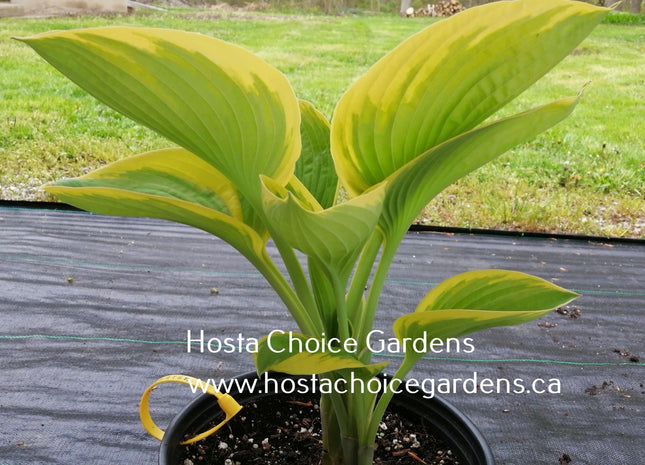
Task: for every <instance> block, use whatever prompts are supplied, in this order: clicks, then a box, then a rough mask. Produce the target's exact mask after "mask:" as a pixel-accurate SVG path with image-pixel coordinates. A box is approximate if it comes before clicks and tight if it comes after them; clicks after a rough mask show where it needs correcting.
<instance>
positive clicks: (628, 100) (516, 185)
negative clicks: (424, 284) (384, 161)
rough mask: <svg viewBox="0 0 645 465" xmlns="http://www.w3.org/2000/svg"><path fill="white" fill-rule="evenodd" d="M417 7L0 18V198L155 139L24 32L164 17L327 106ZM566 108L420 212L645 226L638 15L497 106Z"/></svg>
mask: <svg viewBox="0 0 645 465" xmlns="http://www.w3.org/2000/svg"><path fill="white" fill-rule="evenodd" d="M429 22H430V20H429V19H427V18H416V19H409V20H403V19H400V18H398V17H393V16H392V17H391V16H354V17H326V16H284V15H281V16H278V15H275V14H271V13H263V14H258V13H252V14H251V13H237V14H231V13H229V14H221V13H218V14H215V12H214V11H210V12H209V11H202V12H194V11H186V10H176V11H172V12H170V13H165V14H164V13H155V14H149V13H148V14H137V15H131V16H127V17H69V18H56V19H15V18H5V19H0V72H1V76H2V80H1V81H0V101H1V102H2V105H1V106H0V198H2V199H14V200H16V199H23V200H24V199H28V200H43V199H45V197H44V194H43V193H42V192H41V191H40V190H39V189H38V186H40V185H41V184H43V183H45V182H47V181H50V180H53V179H58V178H61V177H69V176H76V175H79V174H81V173H84V172H87V171H88V170H90V169H92V168H95V167H97V166H100V165H102V164H104V163H107V162H110V161H113V160H116V159H119V158H122V157H124V156H128V155H131V154H134V153H137V152H141V151H146V150H151V149H155V148H161V147H165V146H167V145H168V143H167V142H166V141H165V140H163V139H161V138H160V137H159V136H156V135H155V134H154V133H152V132H151V131H149V130H147V129H146V128H143V127H141V126H138V125H137V124H135V123H133V122H131V121H129V120H128V119H126V118H125V117H121V116H120V115H118V114H117V113H115V112H113V111H112V110H110V109H109V108H107V107H105V106H103V105H101V104H99V103H97V102H96V101H95V100H93V99H92V98H91V97H89V96H88V95H86V94H85V93H84V92H83V91H81V90H80V89H78V88H76V87H75V86H74V85H73V84H71V83H70V82H68V81H67V80H66V79H65V78H63V77H62V76H61V75H60V74H58V72H57V71H55V70H54V69H53V68H51V67H50V66H49V65H47V64H46V63H45V62H44V61H43V60H42V59H40V58H39V57H38V56H36V54H35V53H34V52H33V51H32V50H31V49H29V48H28V47H27V46H25V45H23V44H21V43H18V42H16V41H12V40H11V39H10V38H11V37H12V36H26V35H31V34H34V33H38V32H42V31H47V30H51V29H69V28H75V27H88V26H102V25H111V24H122V25H137V26H154V27H171V28H179V29H187V30H193V31H198V32H202V33H205V34H208V35H213V36H216V37H219V38H222V39H224V40H229V41H232V42H235V43H237V44H240V45H242V46H244V47H246V48H248V49H250V50H252V51H254V52H256V53H257V54H259V55H260V56H261V57H263V58H264V59H266V60H267V61H268V62H270V63H271V64H273V65H274V66H276V67H277V68H279V69H280V70H282V71H283V72H284V73H285V74H286V75H287V76H288V77H289V79H290V81H291V83H292V84H293V86H294V88H295V90H296V92H297V94H298V95H299V97H301V98H304V99H307V100H309V101H311V102H313V103H314V104H315V105H316V106H318V108H319V109H320V110H321V111H323V112H324V113H325V114H327V115H328V116H331V113H332V111H333V108H334V104H335V102H336V100H337V99H338V98H339V97H340V95H341V94H342V92H343V90H344V89H345V88H347V87H348V85H349V84H350V83H351V82H352V81H353V80H354V79H356V78H357V77H358V76H359V75H360V74H361V73H362V72H364V71H365V70H366V69H367V68H368V67H369V66H370V65H371V64H372V63H374V62H375V61H376V60H377V59H378V58H379V57H380V56H382V55H383V54H384V53H386V52H387V51H388V50H389V49H391V48H392V47H394V46H395V45H396V44H397V43H398V42H400V41H401V40H402V39H404V38H405V37H407V36H409V35H410V34H412V33H414V32H416V31H418V30H420V29H422V28H423V27H425V26H426V25H427V24H428V23H429ZM583 87H584V98H583V100H582V102H581V103H580V105H579V106H578V108H577V109H576V111H575V112H574V115H573V116H572V117H570V118H569V119H568V120H566V121H565V122H563V123H561V124H560V125H558V126H557V127H555V128H553V129H552V130H550V131H548V132H547V133H545V134H543V135H541V136H539V137H538V138H537V139H535V140H533V141H531V142H529V143H527V144H524V145H522V146H519V147H517V148H516V149H514V150H512V151H511V152H509V153H507V154H505V155H503V156H502V157H500V158H499V159H498V160H497V161H495V162H493V163H491V164H489V165H487V166H486V167H484V168H482V169H480V170H478V171H477V172H475V173H473V174H472V175H470V176H469V177H467V178H465V179H463V180H462V181H460V182H459V183H458V184H456V185H455V186H452V187H450V188H448V189H447V190H446V191H444V193H442V194H441V195H440V196H439V197H438V198H437V199H436V200H435V201H433V203H432V204H430V205H429V206H428V207H427V208H426V209H425V211H424V212H423V213H422V215H421V216H420V218H419V221H421V222H427V223H430V224H434V225H444V226H445V225H450V226H466V227H482V228H501V229H520V230H527V231H557V232H569V233H584V234H594V235H608V236H635V237H645V117H644V116H643V115H645V25H643V24H642V23H641V24H636V25H620V24H603V25H601V26H599V27H598V28H597V29H596V31H595V32H594V33H593V35H592V36H591V37H590V38H588V39H587V40H586V41H585V42H584V43H583V44H582V45H581V46H580V47H579V48H578V49H577V50H576V51H575V52H574V53H573V54H572V55H571V56H569V57H568V58H567V59H566V60H565V61H564V62H562V63H561V64H560V65H559V66H558V67H557V68H556V69H554V70H553V71H552V72H551V73H550V74H548V75H547V76H546V77H545V78H543V79H542V80H541V81H539V82H538V83H537V84H536V85H535V86H534V87H533V88H532V89H530V90H529V91H527V92H526V93H525V94H524V95H522V96H521V97H520V98H519V99H517V100H516V101H515V102H513V103H512V104H511V105H509V108H507V109H504V110H503V113H510V112H517V111H518V110H522V109H529V108H531V107H534V106H537V105H540V104H542V103H546V102H548V101H550V100H553V99H557V98H560V97H564V96H569V95H575V94H577V93H578V92H579V91H580V90H581V89H582V88H583Z"/></svg>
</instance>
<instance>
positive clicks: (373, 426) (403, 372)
mask: <svg viewBox="0 0 645 465" xmlns="http://www.w3.org/2000/svg"><path fill="white" fill-rule="evenodd" d="M417 360H418V359H414V358H408V357H406V358H404V359H403V363H402V364H401V365H400V366H399V369H398V370H396V373H395V374H394V376H393V377H392V380H391V381H390V384H391V383H394V382H396V383H398V384H397V385H396V386H390V385H389V384H388V387H387V388H386V389H385V392H383V394H382V395H381V397H380V398H379V400H378V403H377V404H376V408H374V410H373V412H372V419H371V421H370V424H369V427H368V429H367V432H366V434H367V435H369V436H371V437H376V433H377V432H378V426H379V424H380V423H381V419H382V418H383V415H384V414H385V409H387V406H388V405H389V404H390V402H391V401H392V397H394V394H395V390H396V389H398V388H399V386H400V383H401V382H402V381H403V379H404V378H405V377H406V376H407V374H408V373H409V372H410V370H411V369H412V367H414V365H415V364H416V362H417ZM397 380H398V381H397Z"/></svg>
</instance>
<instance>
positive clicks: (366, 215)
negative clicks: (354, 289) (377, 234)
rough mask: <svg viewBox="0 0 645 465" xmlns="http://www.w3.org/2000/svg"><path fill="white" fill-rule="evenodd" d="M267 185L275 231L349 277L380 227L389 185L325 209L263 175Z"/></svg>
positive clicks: (329, 268) (266, 198)
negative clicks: (305, 202)
mask: <svg viewBox="0 0 645 465" xmlns="http://www.w3.org/2000/svg"><path fill="white" fill-rule="evenodd" d="M263 185H264V189H263V199H264V210H265V213H266V217H267V218H268V221H269V222H270V223H271V228H272V229H273V233H274V234H277V235H279V236H280V237H281V238H282V239H283V240H285V241H286V242H287V243H288V244H289V245H290V246H291V247H294V248H296V249H298V250H300V251H301V252H303V253H305V254H306V255H307V256H309V257H314V258H316V259H317V260H319V261H320V263H322V264H323V265H325V266H326V267H327V271H328V272H332V273H338V274H339V275H341V276H343V277H348V276H349V273H350V272H351V269H352V267H353V264H354V261H355V260H356V258H357V257H358V254H359V253H360V251H361V249H362V247H363V245H364V244H365V242H366V241H367V239H368V238H369V237H370V235H371V234H372V232H373V231H374V228H375V227H376V224H377V222H378V219H379V216H380V214H381V209H382V205H383V197H384V194H385V189H384V187H385V185H381V186H377V187H375V188H374V189H373V190H371V191H369V192H366V193H364V194H363V195H361V196H359V197H355V198H353V199H351V200H349V201H348V202H345V203H342V204H339V205H336V206H334V207H331V208H328V209H325V210H321V209H313V208H312V206H311V205H307V204H304V203H303V202H302V201H300V200H299V199H298V198H297V197H296V196H295V195H294V194H293V193H291V192H289V191H288V190H286V189H285V188H283V187H281V186H280V185H279V184H277V183H276V182H274V181H272V180H271V179H269V178H263ZM341 279H342V278H341Z"/></svg>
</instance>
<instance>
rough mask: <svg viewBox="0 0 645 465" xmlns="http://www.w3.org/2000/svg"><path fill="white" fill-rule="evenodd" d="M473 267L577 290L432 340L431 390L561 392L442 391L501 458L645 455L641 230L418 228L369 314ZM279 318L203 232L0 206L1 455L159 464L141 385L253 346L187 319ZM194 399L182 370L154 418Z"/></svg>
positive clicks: (224, 372)
mask: <svg viewBox="0 0 645 465" xmlns="http://www.w3.org/2000/svg"><path fill="white" fill-rule="evenodd" d="M270 252H271V253H272V254H273V253H275V251H273V250H270ZM480 268H505V269H512V270H519V271H524V272H528V273H532V274H535V275H537V276H540V277H543V278H545V279H547V280H550V281H553V282H555V283H557V284H559V285H561V286H563V287H566V288H569V289H573V290H576V291H578V292H580V293H581V294H582V295H583V296H582V297H581V298H579V299H578V300H576V301H575V302H574V303H573V304H571V305H570V306H568V307H566V308H564V309H561V310H560V312H553V313H550V314H548V315H547V316H545V317H543V318H541V319H540V320H537V321H534V322H530V323H527V324H524V325H520V326H514V327H506V328H496V329H490V330H486V331H482V332H480V333H476V334H474V335H471V337H472V346H473V347H474V350H469V351H466V350H463V347H462V351H460V352H456V351H452V352H450V353H445V352H444V353H431V354H429V356H428V357H426V358H424V359H423V360H422V361H421V362H420V363H419V364H418V365H417V366H416V368H415V370H414V371H413V372H412V373H411V377H413V378H416V379H418V380H420V381H422V380H423V381H426V382H427V384H426V387H429V386H431V384H430V380H435V381H436V382H437V384H436V386H437V389H439V388H438V386H440V383H439V382H440V380H452V381H454V380H456V379H475V380H476V382H477V383H478V384H480V385H482V386H485V383H484V384H482V380H483V379H491V380H493V381H494V382H498V381H499V380H500V379H504V380H510V382H511V386H510V387H511V390H512V389H513V386H514V385H513V384H512V383H513V382H514V380H520V381H519V382H521V383H524V384H525V385H527V386H528V387H529V391H531V387H533V386H534V385H533V384H532V383H534V382H536V381H537V382H538V384H537V385H535V387H536V389H535V390H544V389H547V388H548V387H549V386H551V387H552V389H553V390H558V391H559V392H557V393H549V392H545V393H537V392H528V393H522V394H519V393H514V392H506V391H505V390H504V389H502V390H501V391H500V392H497V391H495V390H493V392H490V390H489V392H487V393H485V392H482V390H481V389H480V390H479V391H478V392H476V393H472V392H464V390H460V389H458V390H457V392H450V393H446V394H444V395H443V397H444V398H445V399H447V400H448V401H450V402H452V403H453V404H455V405H456V406H457V407H458V408H460V409H461V410H462V411H463V412H464V413H465V414H466V415H468V416H469V417H470V418H471V419H472V420H473V422H474V423H475V424H476V425H477V426H478V427H479V429H480V430H481V432H482V433H483V435H484V436H485V437H486V439H487V440H488V441H489V443H490V446H491V448H492V450H493V453H494V455H495V458H496V460H497V463H498V464H499V465H511V464H513V465H520V464H522V465H523V464H554V465H558V464H559V463H561V460H564V459H566V458H567V457H566V456H568V457H569V458H570V459H571V463H572V464H575V465H583V464H588V465H598V464H625V465H627V464H641V463H644V462H643V435H644V431H645V429H644V427H645V423H644V418H645V387H644V385H645V363H644V362H645V337H644V335H645V312H644V310H645V246H644V245H643V244H642V243H633V244H628V243H600V242H594V241H583V240H570V239H566V240H565V239H557V240H556V239H543V238H539V239H537V238H521V237H496V236H493V235H481V234H479V235H469V234H438V233H422V234H414V233H411V234H409V235H408V236H407V237H406V238H405V240H404V242H403V244H402V247H401V249H400V250H399V253H398V255H397V257H396V259H395V263H394V265H393V267H392V269H391V272H390V275H389V279H388V281H387V283H386V286H385V290H384V294H383V298H382V300H381V305H380V319H379V320H378V322H377V326H376V328H377V329H380V330H382V331H384V337H391V336H392V332H391V327H392V322H393V321H394V319H395V318H397V317H398V316H399V315H401V314H404V313H407V312H410V311H412V310H413V309H414V308H415V307H416V305H417V303H418V302H419V300H420V299H421V298H422V297H423V296H424V295H425V294H426V293H427V292H428V291H429V290H430V289H431V288H432V287H433V286H434V285H435V284H436V283H438V282H440V281H441V280H443V279H445V278H448V277H450V276H452V275H454V274H456V273H460V272H464V271H468V270H473V269H480ZM273 329H282V330H285V331H288V330H295V329H296V328H295V326H294V324H293V323H292V321H291V320H290V319H289V317H288V315H287V313H286V310H284V308H283V307H282V305H281V303H280V301H279V300H278V298H277V297H276V296H275V294H274V293H273V291H272V290H271V289H270V288H269V287H268V285H267V284H266V283H265V281H264V280H263V279H262V278H261V276H259V274H258V273H257V272H256V271H255V270H254V269H253V268H252V267H251V266H250V265H249V264H248V263H247V262H246V261H245V260H244V259H243V258H241V257H240V256H239V255H238V254H237V253H236V252H235V251H234V250H233V249H232V248H230V247H229V246H228V245H226V244H224V243H223V242H222V241H220V240H218V239H216V238H213V237H211V236H209V235H208V234H206V233H204V232H201V231H199V230H196V229H192V228H189V227H187V226H182V225H177V224H173V223H169V222H164V221H158V220H150V219H139V218H115V217H103V216H95V215H89V214H85V213H78V212H60V211H59V212H55V211H47V210H35V209H23V208H3V209H0V423H1V424H2V428H0V465H20V464H51V465H54V464H65V465H68V464H80V463H82V464H91V465H102V464H114V463H123V464H137V465H141V464H154V463H156V460H157V447H158V443H157V441H156V440H154V439H152V438H151V437H150V436H148V435H147V433H146V432H145V431H144V429H143V427H142V426H141V424H140V422H139V418H138V403H139V399H140V396H141V394H142V393H143V391H144V390H145V388H146V387H147V386H148V385H150V384H151V383H152V382H154V381H155V380H156V379H157V378H159V377H161V376H163V375H167V374H175V373H178V374H179V373H180V374H188V375H192V376H196V377H202V378H214V379H225V378H229V377H232V376H234V375H237V374H240V373H243V372H248V371H251V370H253V362H252V357H251V355H250V354H248V353H246V352H244V351H241V352H238V351H236V352H234V353H221V352H220V353H208V352H206V353H199V352H197V351H196V350H192V351H191V353H188V351H187V344H186V338H187V331H188V330H191V332H192V334H197V333H199V331H200V330H204V334H205V335H206V336H205V337H206V338H221V339H224V338H226V337H234V338H237V337H238V335H239V334H242V336H243V337H244V338H247V339H250V338H260V337H262V336H264V335H265V334H266V333H268V332H269V331H271V330H273ZM197 346H198V345H197ZM192 347H193V349H196V345H195V344H193V346H192ZM376 358H377V359H378V360H387V361H389V362H390V363H391V364H394V365H396V364H397V363H399V362H400V358H399V357H397V356H396V354H389V356H387V357H381V356H378V357H376ZM386 371H388V370H386ZM389 372H393V370H389ZM540 380H544V383H543V384H540ZM554 380H557V383H558V384H559V389H556V388H557V385H555V386H554V385H552V384H550V383H556V381H554ZM486 382H487V381H486ZM444 387H445V386H444ZM501 387H502V388H503V387H504V386H503V383H501ZM192 397H193V396H192V394H191V393H190V390H189V389H188V388H186V387H185V386H183V385H179V384H174V385H163V386H161V387H160V388H159V389H157V390H156V391H155V392H154V393H153V395H152V398H151V412H152V415H153V418H154V419H155V420H156V421H157V423H158V424H159V425H166V424H167V423H168V422H169V421H170V419H171V417H172V416H173V414H174V413H176V412H177V411H178V410H179V409H180V408H181V407H182V406H183V405H184V404H186V403H187V402H188V401H189V400H190V399H191V398H192ZM565 454H566V456H565Z"/></svg>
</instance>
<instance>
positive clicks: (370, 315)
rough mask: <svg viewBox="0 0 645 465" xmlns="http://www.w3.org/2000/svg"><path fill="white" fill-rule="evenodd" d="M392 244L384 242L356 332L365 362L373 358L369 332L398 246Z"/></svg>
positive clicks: (360, 351) (362, 358)
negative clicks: (368, 344) (368, 343)
mask: <svg viewBox="0 0 645 465" xmlns="http://www.w3.org/2000/svg"><path fill="white" fill-rule="evenodd" d="M390 244H391V243H390V242H388V241H385V242H384V247H383V251H382V253H381V258H380V260H379V262H378V266H377V267H376V271H375V273H374V278H373V279H372V284H371V286H370V290H369V293H368V295H367V302H366V304H365V309H364V313H363V315H362V316H361V318H360V320H359V322H358V326H357V328H356V334H357V335H358V341H359V354H360V356H361V361H363V362H364V363H368V362H369V360H370V359H371V353H370V351H369V350H365V349H366V346H365V344H366V338H367V332H368V331H370V330H371V329H372V325H373V324H374V317H375V315H376V308H377V306H378V302H379V299H380V297H381V292H382V290H383V285H384V284H385V278H386V277H387V273H388V271H389V269H390V265H391V263H392V260H394V255H395V254H396V249H397V247H396V246H394V247H393V246H391V245H390ZM396 245H398V244H396Z"/></svg>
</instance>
